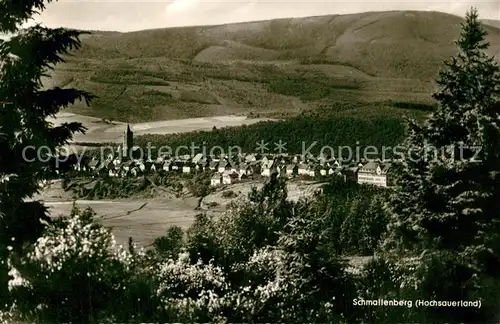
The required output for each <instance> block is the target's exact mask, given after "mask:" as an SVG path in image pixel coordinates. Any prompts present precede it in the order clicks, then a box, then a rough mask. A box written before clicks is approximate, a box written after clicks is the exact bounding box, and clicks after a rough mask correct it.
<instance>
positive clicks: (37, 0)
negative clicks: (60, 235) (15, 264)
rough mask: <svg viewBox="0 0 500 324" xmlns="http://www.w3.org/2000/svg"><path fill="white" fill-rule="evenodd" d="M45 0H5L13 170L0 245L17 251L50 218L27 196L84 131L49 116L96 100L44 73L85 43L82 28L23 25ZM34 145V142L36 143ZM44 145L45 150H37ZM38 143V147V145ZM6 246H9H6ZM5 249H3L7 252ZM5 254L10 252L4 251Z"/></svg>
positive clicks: (1, 206)
mask: <svg viewBox="0 0 500 324" xmlns="http://www.w3.org/2000/svg"><path fill="white" fill-rule="evenodd" d="M44 2H51V1H50V0H49V1H43V0H28V1H2V2H0V33H10V34H12V35H13V36H12V37H11V38H10V39H8V40H0V62H1V68H0V100H1V101H2V102H8V103H9V104H6V105H4V106H3V108H0V109H1V111H2V113H1V114H0V127H1V129H2V133H3V135H4V136H3V139H2V141H0V177H1V176H5V175H12V176H10V177H9V178H8V181H5V182H4V183H3V184H2V185H1V186H0V214H1V215H3V216H2V217H1V218H0V250H2V246H3V247H6V246H12V248H13V251H16V250H17V249H19V248H21V247H22V246H23V244H24V243H26V242H30V241H33V240H34V239H36V238H37V235H38V234H39V233H40V231H41V230H42V223H41V222H40V219H45V220H48V217H47V213H46V209H45V207H44V206H43V204H42V203H40V202H36V201H35V202H26V199H27V198H31V197H33V195H34V194H35V193H37V192H38V190H39V182H40V180H42V179H44V177H45V176H46V175H47V172H48V171H50V170H51V169H52V168H53V167H54V164H53V162H51V161H53V159H49V158H50V156H51V154H54V153H56V148H58V147H60V146H61V145H64V144H66V143H67V142H68V141H69V140H70V139H71V138H72V135H73V133H75V132H84V131H85V129H84V127H83V126H82V125H81V124H80V123H65V124H63V125H60V126H57V127H54V126H53V125H51V124H50V123H48V122H47V117H49V116H54V115H55V114H56V113H57V112H59V111H60V110H61V109H63V108H65V107H68V106H69V105H71V104H73V103H75V102H76V101H77V100H83V101H85V102H86V103H87V104H89V103H90V100H91V99H92V96H91V95H90V94H88V93H86V92H84V91H80V90H76V89H61V88H59V87H55V88H52V89H47V88H46V87H44V85H43V84H42V78H45V77H47V76H49V73H50V71H51V70H52V69H53V68H54V66H55V64H57V63H60V62H64V56H65V55H67V54H68V53H69V51H70V50H73V49H78V48H79V47H80V46H81V43H80V41H79V36H80V34H82V32H80V31H76V30H68V29H65V28H56V29H50V28H46V27H44V26H42V25H40V24H37V25H35V26H33V27H29V28H22V24H23V23H25V22H26V21H27V20H28V19H30V18H31V17H32V16H33V15H34V14H35V13H36V12H40V11H43V10H44V9H45V6H44ZM30 146H31V148H30ZM41 147H44V150H42V151H41V152H40V153H41V154H40V155H39V156H38V157H37V156H36V150H38V149H39V148H41ZM33 148H34V149H33ZM3 252H5V251H3ZM3 252H2V253H3ZM2 259H4V254H2Z"/></svg>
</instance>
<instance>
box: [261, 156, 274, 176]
mask: <svg viewBox="0 0 500 324" xmlns="http://www.w3.org/2000/svg"><path fill="white" fill-rule="evenodd" d="M264 159H265V160H264ZM262 161H267V162H264V163H263V164H262V171H261V173H260V174H261V175H262V176H263V177H270V176H271V173H272V172H273V167H274V160H268V159H267V158H266V157H264V158H263V159H262Z"/></svg>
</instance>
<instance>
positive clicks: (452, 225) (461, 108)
mask: <svg viewBox="0 0 500 324" xmlns="http://www.w3.org/2000/svg"><path fill="white" fill-rule="evenodd" d="M462 29H463V30H462V33H461V35H460V38H459V39H458V40H457V42H456V44H457V46H458V50H459V51H458V54H457V55H456V56H455V57H453V58H451V59H450V60H448V61H446V62H445V68H444V69H443V70H442V71H441V72H440V74H439V78H438V80H437V84H438V86H439V91H438V92H436V93H435V94H434V98H435V99H436V100H438V102H439V105H438V108H437V110H436V111H435V112H434V113H433V114H432V115H431V116H430V118H429V119H428V120H427V121H426V123H424V124H417V123H415V122H413V121H410V123H409V126H410V127H409V130H410V132H409V136H408V138H407V139H406V141H405V146H406V148H407V149H409V150H412V151H413V154H412V156H406V157H405V158H404V159H403V160H402V161H401V162H400V163H399V164H398V165H397V168H396V169H395V175H396V186H395V187H394V190H393V193H392V195H391V198H390V199H389V201H388V204H387V207H388V208H387V210H388V212H389V213H390V215H389V216H390V220H391V221H390V224H389V231H388V236H387V240H386V241H385V251H386V252H389V254H390V255H392V254H394V253H396V255H398V258H399V260H400V261H396V263H398V262H399V263H400V264H401V263H404V262H405V261H402V260H405V258H408V257H410V258H412V257H417V258H418V260H419V262H418V263H419V265H418V266H416V269H426V270H425V271H421V272H420V273H418V271H416V272H415V271H414V272H413V274H412V276H415V277H419V276H420V275H421V277H420V279H421V280H419V281H418V282H419V285H418V288H417V287H415V288H413V289H414V290H416V291H419V292H420V294H421V296H425V297H426V298H431V299H442V298H447V297H448V296H453V299H454V300H459V299H462V300H467V298H468V296H469V294H471V293H474V294H475V295H476V298H477V297H478V296H481V295H482V294H483V293H485V292H486V291H488V289H489V288H490V287H487V286H484V285H482V284H479V281H481V280H484V279H485V278H488V277H489V276H491V275H493V276H496V274H497V271H496V269H497V267H498V265H500V263H499V261H500V258H499V256H500V254H499V253H500V250H499V248H500V245H499V243H500V241H499V237H498V233H499V230H500V228H499V224H500V223H499V219H498V214H499V211H500V199H499V198H500V196H499V194H500V191H499V188H500V182H499V181H500V177H499V174H500V173H499V171H500V154H499V153H500V109H499V108H500V101H499V95H500V69H499V67H498V65H497V63H496V62H495V61H494V60H493V58H491V57H488V56H487V54H486V53H485V52H484V51H485V50H486V49H487V48H488V43H487V42H486V40H485V36H486V32H485V30H484V29H483V27H482V25H481V23H480V21H479V18H478V14H477V11H476V10H475V9H472V10H471V11H469V12H468V13H467V15H466V21H465V22H464V24H463V26H462ZM476 153H477V154H476ZM451 264H453V267H454V269H455V271H452V272H446V273H444V272H443V271H437V272H435V271H434V270H435V269H439V268H440V267H441V268H446V267H447V266H450V267H451ZM414 269H415V268H414ZM436 273H440V276H437V275H436ZM447 275H448V277H446V276H447ZM445 277H446V278H445ZM436 278H441V279H440V280H441V281H437V282H436V281H433V280H434V279H436ZM430 281H432V282H433V283H432V284H429V282H430ZM450 281H453V282H452V283H451V282H450ZM426 282H427V284H426ZM438 282H441V284H439V285H438V284H437V283H438ZM472 282H474V283H475V284H474V285H471V283H472ZM446 284H450V285H451V288H450V287H446ZM439 287H441V288H439ZM491 287H493V285H492V286H491ZM453 289H455V290H453ZM400 297H401V296H400ZM448 298H449V297H448ZM490 306H491V305H490ZM443 312H444V310H443ZM470 312H473V311H472V310H470V311H469V315H470ZM455 314H456V315H457V316H459V318H462V317H460V316H464V314H461V315H459V314H458V313H455Z"/></svg>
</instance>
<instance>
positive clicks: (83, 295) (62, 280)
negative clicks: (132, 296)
mask: <svg viewBox="0 0 500 324" xmlns="http://www.w3.org/2000/svg"><path fill="white" fill-rule="evenodd" d="M93 216H94V215H93V212H92V211H91V210H85V211H83V212H82V211H80V210H77V209H75V210H74V211H73V213H72V215H71V216H70V217H69V218H60V219H58V220H57V221H55V222H54V223H53V224H48V226H47V228H46V230H45V232H44V233H43V235H42V236H41V237H40V238H39V239H38V240H37V242H36V243H35V244H34V246H33V248H32V249H31V250H30V251H29V252H28V253H27V255H25V256H24V257H21V258H20V259H18V260H12V261H13V262H11V263H10V265H9V266H10V272H9V274H10V276H11V278H12V279H11V280H10V281H9V290H10V291H11V293H12V295H13V296H14V297H15V299H16V301H17V304H18V306H19V310H20V311H21V312H22V313H23V314H24V315H25V317H27V318H28V319H33V318H39V319H40V318H41V319H43V320H47V321H56V322H59V321H64V322H66V321H88V319H89V317H94V318H99V317H101V316H105V315H104V314H103V313H104V312H106V311H110V310H112V309H113V308H114V306H116V305H114V303H116V300H117V299H120V297H121V296H122V295H123V294H124V293H125V291H126V289H127V284H128V279H129V278H130V277H131V272H132V270H133V268H134V267H135V263H134V262H135V261H134V258H133V256H132V254H131V253H130V252H128V251H127V250H125V249H123V248H121V247H117V246H116V244H115V241H114V238H113V235H112V234H111V233H110V231H109V230H108V229H105V228H104V227H103V226H102V225H99V224H97V223H96V222H95V221H94V219H93Z"/></svg>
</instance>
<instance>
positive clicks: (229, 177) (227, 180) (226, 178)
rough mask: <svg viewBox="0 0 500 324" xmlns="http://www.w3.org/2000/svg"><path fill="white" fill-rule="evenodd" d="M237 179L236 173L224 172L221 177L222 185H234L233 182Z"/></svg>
mask: <svg viewBox="0 0 500 324" xmlns="http://www.w3.org/2000/svg"><path fill="white" fill-rule="evenodd" d="M238 178H239V176H238V174H236V173H229V172H225V173H224V174H223V175H222V184H231V183H234V182H235V181H237V180H238Z"/></svg>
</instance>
